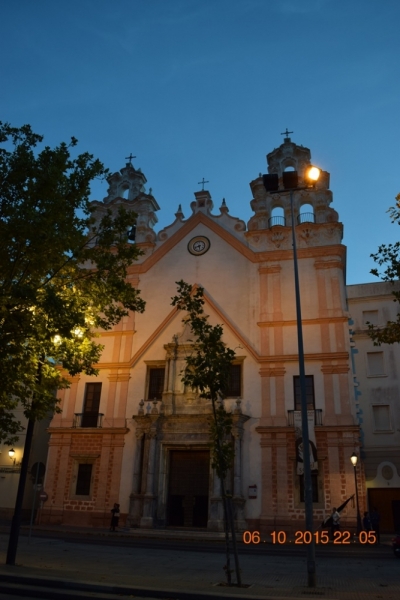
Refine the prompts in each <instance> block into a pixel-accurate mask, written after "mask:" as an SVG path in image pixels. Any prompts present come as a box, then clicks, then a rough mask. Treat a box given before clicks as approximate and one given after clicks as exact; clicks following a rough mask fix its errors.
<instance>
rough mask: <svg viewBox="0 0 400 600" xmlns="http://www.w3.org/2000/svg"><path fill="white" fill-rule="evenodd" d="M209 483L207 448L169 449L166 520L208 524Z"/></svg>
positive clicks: (185, 524) (186, 524)
mask: <svg viewBox="0 0 400 600" xmlns="http://www.w3.org/2000/svg"><path fill="white" fill-rule="evenodd" d="M209 487H210V452H209V451H208V450H171V451H170V453H169V487H168V504H167V524H168V525H169V526H173V527H207V521H208V504H209Z"/></svg>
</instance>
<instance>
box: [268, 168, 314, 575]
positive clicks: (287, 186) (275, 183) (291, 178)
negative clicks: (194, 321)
mask: <svg viewBox="0 0 400 600" xmlns="http://www.w3.org/2000/svg"><path fill="white" fill-rule="evenodd" d="M319 174H320V170H319V169H317V168H316V167H310V168H309V169H308V170H307V172H306V174H305V181H306V182H308V183H309V185H306V186H302V187H299V186H298V174H297V171H284V172H283V173H282V182H283V187H284V189H283V190H279V177H278V175H277V174H276V173H272V174H268V175H264V176H263V182H264V187H265V189H266V191H267V192H269V193H271V194H274V193H275V194H278V193H280V194H281V193H282V192H289V194H290V210H291V218H292V244H293V264H294V287H295V299H296V321H297V342H298V355H299V379H300V400H301V426H302V438H303V465H304V506H305V525H306V530H307V531H310V532H311V534H313V533H314V526H313V496H312V478H311V464H310V438H309V432H308V414H307V390H306V374H305V364H304V346H303V327H302V319H301V303H300V284H299V270H298V261H297V245H296V230H295V222H294V208H293V192H296V191H299V190H306V189H309V188H310V187H313V185H315V182H316V181H317V180H318V178H319ZM307 574H308V586H309V587H315V586H316V571H315V542H314V536H313V535H311V543H310V544H307Z"/></svg>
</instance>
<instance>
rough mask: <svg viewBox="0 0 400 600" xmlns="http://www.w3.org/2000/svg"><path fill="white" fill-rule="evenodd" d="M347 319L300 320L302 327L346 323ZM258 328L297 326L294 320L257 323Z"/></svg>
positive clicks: (318, 318)
mask: <svg viewBox="0 0 400 600" xmlns="http://www.w3.org/2000/svg"><path fill="white" fill-rule="evenodd" d="M348 320H349V318H348V317H316V318H315V319H302V320H301V323H302V325H320V324H324V323H326V324H330V323H347V322H348ZM257 325H258V327H288V326H289V327H293V326H295V325H297V321H296V320H294V319H293V320H290V321H258V323H257Z"/></svg>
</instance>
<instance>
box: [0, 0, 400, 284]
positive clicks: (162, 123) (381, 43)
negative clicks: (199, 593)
mask: <svg viewBox="0 0 400 600" xmlns="http://www.w3.org/2000/svg"><path fill="white" fill-rule="evenodd" d="M399 28H400V2H399V1H398V0H114V2H111V1H107V0H80V1H79V2H78V1H77V0H57V1H54V0H36V1H35V2H32V0H3V1H2V2H1V4H0V50H1V54H2V61H1V65H0V82H1V84H0V85H1V91H0V108H1V110H0V120H2V121H8V122H10V123H11V124H12V125H14V126H20V125H22V124H24V123H30V124H31V125H32V127H33V129H34V130H35V131H36V132H37V133H41V134H43V135H44V136H45V142H46V143H47V144H49V145H55V144H57V143H59V142H60V141H63V140H64V141H68V139H69V138H70V137H71V136H72V135H74V136H75V137H77V138H78V140H79V150H80V151H86V150H87V151H90V152H92V153H93V154H94V155H95V156H97V157H99V158H100V159H101V160H102V161H103V162H104V163H105V164H106V166H108V167H109V168H110V169H111V170H112V171H116V170H119V169H120V168H121V167H123V166H124V164H125V160H124V157H125V156H127V155H128V154H129V153H130V152H132V153H133V154H134V155H136V156H137V158H136V159H135V160H134V161H133V163H134V165H135V167H136V168H138V167H141V169H142V170H143V172H144V173H145V175H146V177H147V180H148V187H151V188H152V190H153V194H154V196H155V197H156V199H157V201H158V203H159V205H160V207H161V210H160V211H159V213H158V217H159V224H158V226H157V229H160V228H162V227H164V226H165V225H168V224H169V223H171V222H172V221H173V220H174V213H175V212H176V210H177V207H178V204H182V209H183V212H184V214H185V217H189V216H190V214H191V210H190V202H191V201H192V200H193V192H194V191H196V190H198V189H200V187H201V186H199V185H198V184H197V182H198V181H200V180H201V179H202V177H203V176H204V177H205V179H206V180H209V184H208V185H207V188H208V189H209V191H210V193H211V195H212V197H213V200H214V205H215V209H214V212H216V213H219V211H218V208H219V206H220V204H221V200H222V198H223V197H225V198H226V202H227V205H228V207H229V210H230V214H231V215H232V216H238V217H240V218H242V219H245V220H246V221H247V220H248V219H249V218H250V217H251V215H252V214H253V213H252V211H251V209H250V205H249V202H250V200H251V192H250V188H249V185H248V184H249V182H250V181H251V180H252V179H254V178H255V177H257V176H258V173H259V172H266V160H265V155H266V154H267V153H268V152H270V151H271V150H273V149H274V148H275V147H277V146H279V145H280V144H281V143H282V139H283V138H282V136H281V135H280V133H281V132H282V131H284V130H285V128H286V127H288V128H289V129H290V130H291V131H293V132H294V133H293V134H292V135H291V138H292V141H294V142H295V143H297V144H302V145H304V146H307V147H308V148H310V149H311V153H312V159H313V162H314V163H315V164H317V165H319V166H321V167H322V168H323V169H324V170H327V171H329V172H330V173H331V189H332V190H333V194H334V196H333V198H334V200H333V204H332V206H333V207H334V208H335V209H336V210H337V211H338V212H339V217H340V220H341V221H342V222H343V223H344V227H345V235H344V243H345V244H346V245H347V246H348V270H347V283H362V282H368V281H374V280H375V278H374V277H373V276H372V275H370V274H369V271H370V269H371V268H372V266H373V262H372V260H371V259H370V258H369V255H370V253H371V252H374V251H376V249H377V246H378V245H379V244H380V243H382V242H389V241H395V240H396V239H397V238H398V237H399V234H400V230H399V229H398V225H391V224H390V220H389V217H388V215H387V213H386V210H387V209H388V207H389V206H391V205H392V204H393V203H394V197H395V195H396V194H397V193H398V192H400V169H399V139H400V119H399V102H400V52H399V50H400V37H399V33H398V32H399ZM105 195H106V185H102V184H100V183H97V184H96V185H95V186H94V187H93V198H94V199H102V198H103V197H104V196H105Z"/></svg>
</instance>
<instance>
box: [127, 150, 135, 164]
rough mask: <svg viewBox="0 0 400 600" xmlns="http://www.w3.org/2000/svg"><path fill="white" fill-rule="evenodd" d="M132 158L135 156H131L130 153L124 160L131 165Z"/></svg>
mask: <svg viewBox="0 0 400 600" xmlns="http://www.w3.org/2000/svg"><path fill="white" fill-rule="evenodd" d="M132 158H136V156H133V154H132V152H131V153H130V154H129V156H125V160H129V164H130V165H131V164H132ZM127 164H128V163H127Z"/></svg>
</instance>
